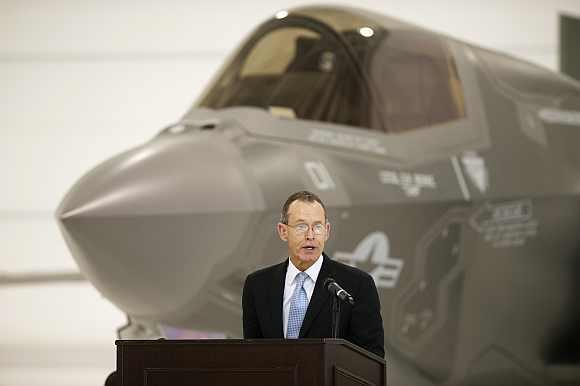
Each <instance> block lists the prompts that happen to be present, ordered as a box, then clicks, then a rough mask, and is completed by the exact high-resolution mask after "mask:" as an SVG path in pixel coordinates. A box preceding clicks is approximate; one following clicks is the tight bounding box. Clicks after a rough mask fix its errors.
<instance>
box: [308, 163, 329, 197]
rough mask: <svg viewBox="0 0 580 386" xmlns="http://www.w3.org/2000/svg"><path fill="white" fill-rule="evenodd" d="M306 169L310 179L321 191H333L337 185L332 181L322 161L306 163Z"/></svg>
mask: <svg viewBox="0 0 580 386" xmlns="http://www.w3.org/2000/svg"><path fill="white" fill-rule="evenodd" d="M304 168H305V169H306V172H307V173H308V175H309V176H310V179H311V180H312V182H313V183H314V186H316V188H317V189H319V190H333V189H335V188H336V184H335V183H334V181H333V180H332V177H331V176H330V173H329V172H328V169H327V168H326V166H324V164H323V163H322V162H320V161H306V162H304Z"/></svg>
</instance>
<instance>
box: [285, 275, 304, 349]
mask: <svg viewBox="0 0 580 386" xmlns="http://www.w3.org/2000/svg"><path fill="white" fill-rule="evenodd" d="M307 277H308V274H307V273H306V272H300V273H299V274H298V275H296V287H294V293H293V294H292V299H291V300H290V312H289V313H288V329H287V331H286V338H287V339H296V338H298V335H300V327H302V321H303V320H304V315H305V314H306V308H308V296H306V290H305V289H304V281H305V280H306V278H307Z"/></svg>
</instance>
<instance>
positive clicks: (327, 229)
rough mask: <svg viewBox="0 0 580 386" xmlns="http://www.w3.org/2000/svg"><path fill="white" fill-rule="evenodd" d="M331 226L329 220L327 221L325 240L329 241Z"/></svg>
mask: <svg viewBox="0 0 580 386" xmlns="http://www.w3.org/2000/svg"><path fill="white" fill-rule="evenodd" d="M330 228H331V226H330V223H329V222H328V221H327V222H326V237H325V240H324V241H328V239H329V238H330Z"/></svg>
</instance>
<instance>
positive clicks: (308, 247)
mask: <svg viewBox="0 0 580 386" xmlns="http://www.w3.org/2000/svg"><path fill="white" fill-rule="evenodd" d="M302 248H304V249H306V250H307V251H313V250H315V249H316V247H311V246H306V247H302Z"/></svg>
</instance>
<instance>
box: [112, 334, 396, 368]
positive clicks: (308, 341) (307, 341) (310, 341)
mask: <svg viewBox="0 0 580 386" xmlns="http://www.w3.org/2000/svg"><path fill="white" fill-rule="evenodd" d="M152 343H163V344H170V345H196V346H201V345H214V344H228V345H245V344H252V345H272V344H281V345H288V346H291V345H317V344H332V345H341V346H346V347H348V348H349V349H351V350H353V351H356V352H358V353H360V354H361V355H364V356H367V357H369V358H372V359H374V360H377V361H382V362H383V363H386V361H385V359H384V358H381V357H380V356H378V355H376V354H374V353H372V352H369V351H367V350H365V349H363V348H361V347H359V346H357V345H355V344H354V343H352V342H349V341H347V340H344V339H331V338H301V339H164V338H160V339H151V340H132V339H118V340H115V345H116V346H141V345H150V344H152Z"/></svg>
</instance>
